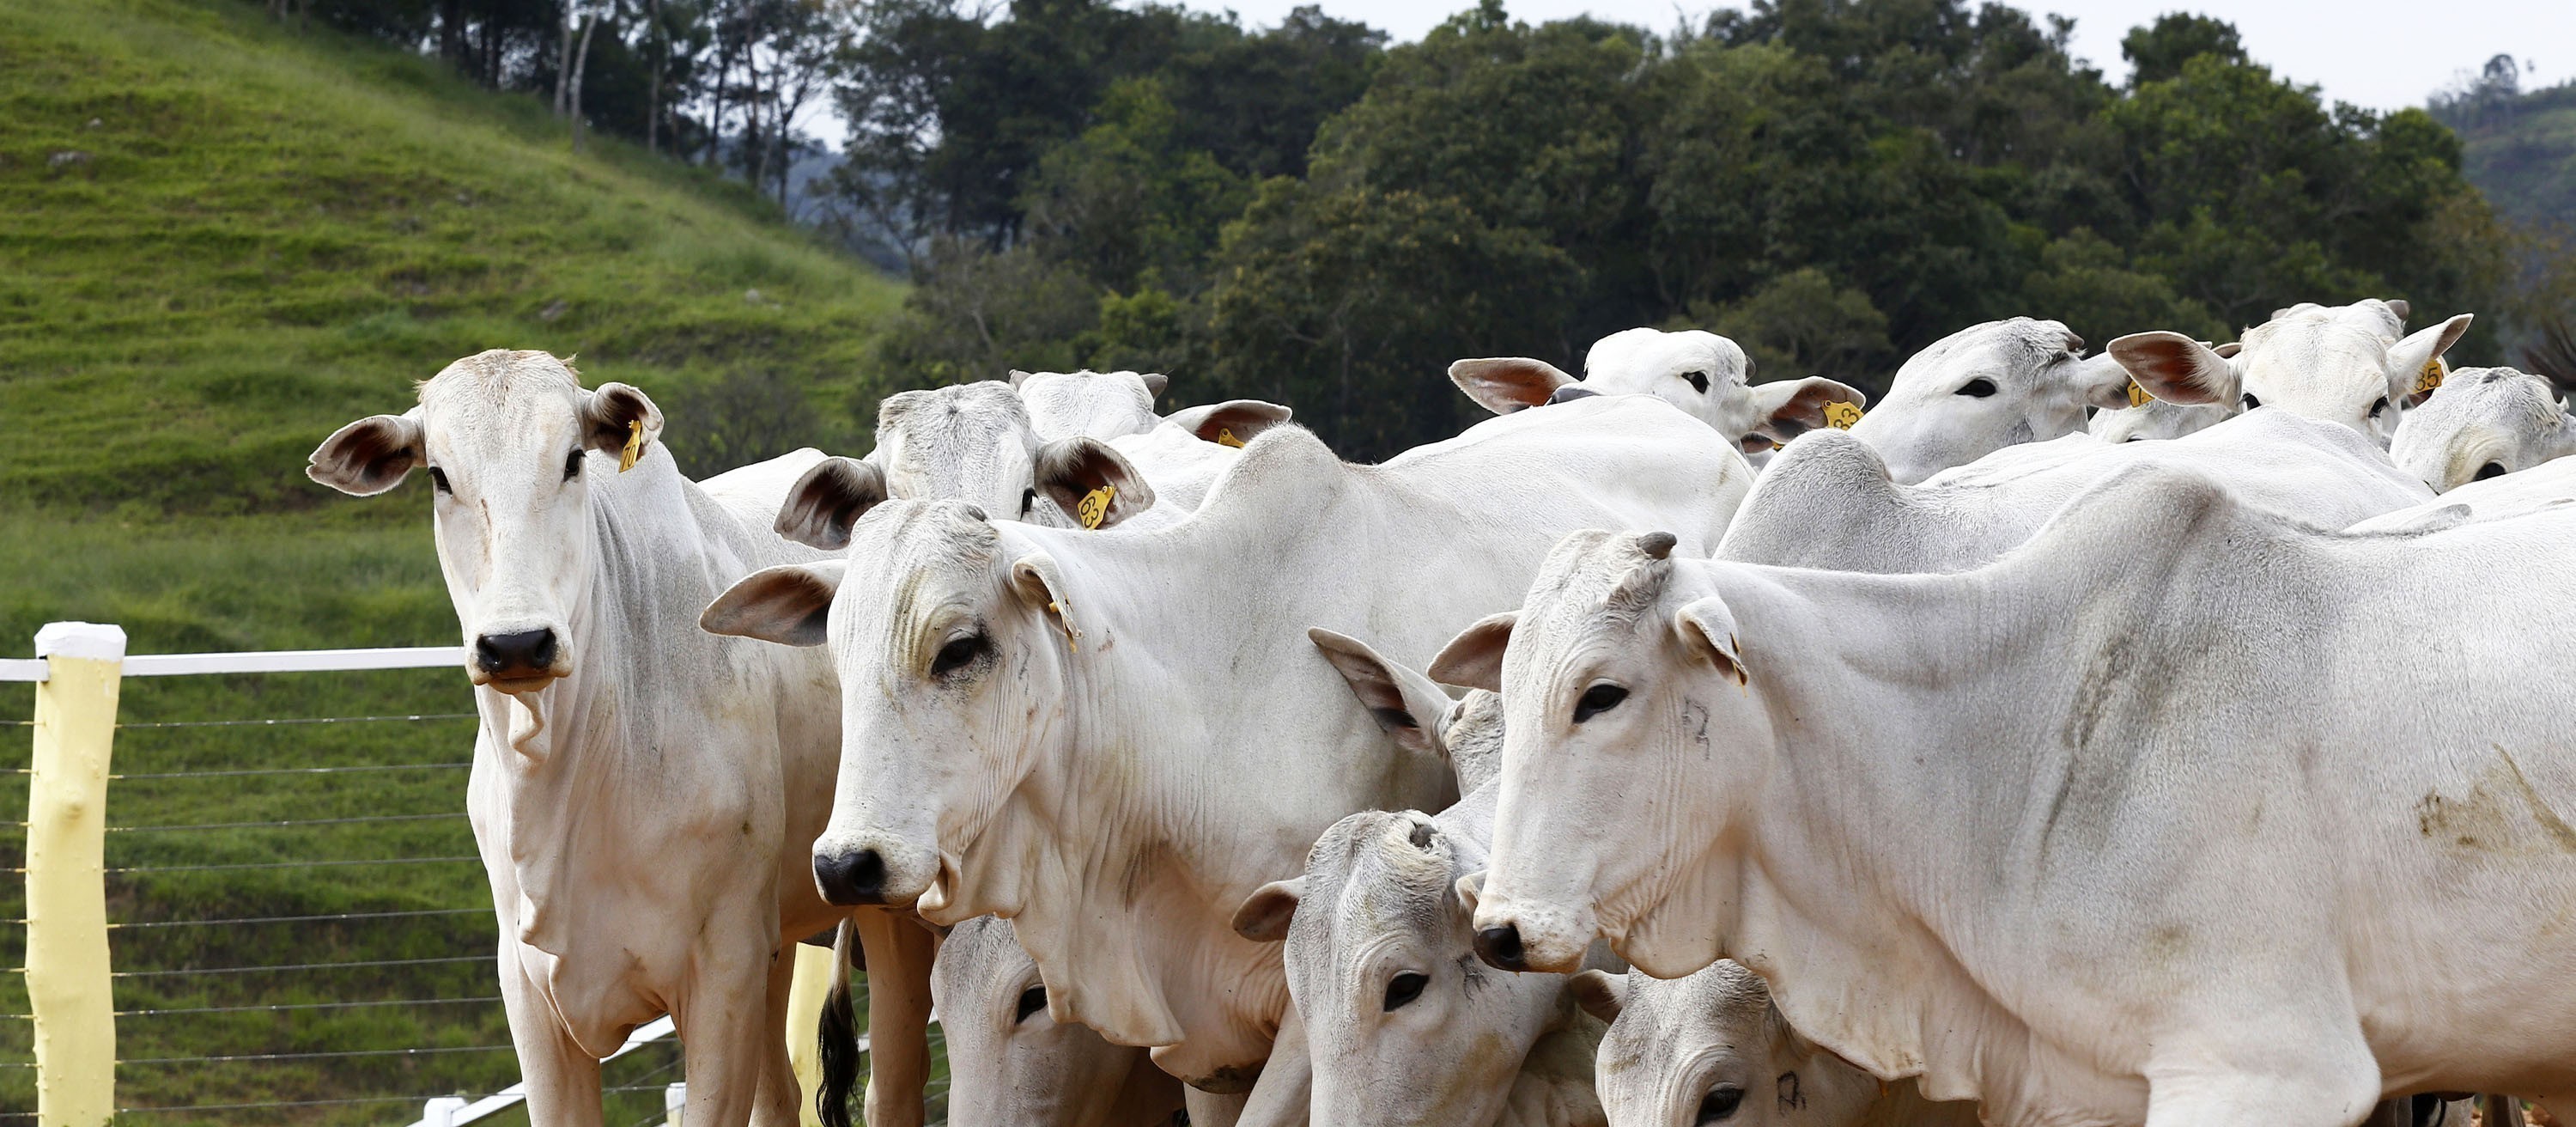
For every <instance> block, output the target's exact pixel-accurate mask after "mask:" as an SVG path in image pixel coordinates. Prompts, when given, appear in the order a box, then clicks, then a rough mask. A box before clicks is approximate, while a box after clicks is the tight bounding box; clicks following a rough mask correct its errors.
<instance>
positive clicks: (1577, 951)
mask: <svg viewBox="0 0 2576 1127" xmlns="http://www.w3.org/2000/svg"><path fill="white" fill-rule="evenodd" d="M1578 915H1579V917H1580V918H1577V917H1578ZM1595 930H1596V926H1595V925H1594V923H1593V922H1592V913H1590V912H1589V911H1585V912H1581V913H1562V912H1543V911H1536V910H1532V909H1529V908H1526V907H1519V906H1515V905H1512V904H1509V903H1497V902H1490V901H1489V902H1488V903H1487V904H1486V905H1484V906H1481V907H1479V908H1478V909H1477V911H1476V957H1477V958H1480V959H1483V960H1484V961H1485V962H1486V963H1487V964H1488V965H1490V966H1493V967H1496V968H1499V969H1502V970H1507V971H1513V972H1523V971H1538V972H1541V973H1545V974H1572V973H1574V972H1575V971H1578V970H1581V969H1583V954H1584V951H1585V949H1586V948H1588V947H1590V946H1591V944H1592V936H1593V932H1594V931H1595Z"/></svg>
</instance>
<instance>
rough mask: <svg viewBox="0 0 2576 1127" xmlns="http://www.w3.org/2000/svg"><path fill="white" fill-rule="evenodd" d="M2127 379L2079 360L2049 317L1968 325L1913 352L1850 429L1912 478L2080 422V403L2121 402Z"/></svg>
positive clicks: (2070, 340) (2075, 345) (1902, 476)
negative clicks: (1878, 399) (1881, 396)
mask: <svg viewBox="0 0 2576 1127" xmlns="http://www.w3.org/2000/svg"><path fill="white" fill-rule="evenodd" d="M2128 382H2129V378H2128V376H2127V374H2126V373H2123V372H2122V371H2120V367H2119V365H2118V364H2116V363H2113V362H2111V361H2109V360H2107V359H2102V358H2098V357H2097V358H2094V359H2091V360H2087V359H2085V358H2084V338H2082V337H2079V336H2076V335H2075V334H2074V333H2073V332H2070V331H2068V330H2067V328H2066V326H2065V325H2063V324H2060V323H2058V322H2056V321H2040V320H2034V319H2032V318H2029V317H2014V318H2012V319H2010V320H2004V321H1988V322H1986V323H1985V324H1982V325H1974V326H1970V327H1968V328H1965V329H1961V330H1959V331H1958V332H1955V333H1952V334H1950V335H1949V336H1946V337H1943V338H1941V339H1940V340H1938V341H1936V342H1934V343H1933V345H1932V347H1930V348H1926V349H1924V350H1923V351H1921V352H1918V353H1915V354H1914V356H1913V358H1912V359H1909V360H1907V361H1906V362H1905V366H1904V367H1902V368H1899V369H1897V371H1896V379H1895V380H1894V381H1893V382H1892V383H1891V384H1890V385H1889V387H1888V389H1887V396H1886V398H1885V399H1883V400H1882V401H1881V402H1880V403H1879V405H1878V408H1877V409H1876V410H1873V411H1871V412H1870V413H1869V414H1867V415H1865V416H1863V417H1862V418H1861V420H1860V423H1859V425H1857V426H1854V427H1853V428H1852V433H1853V434H1856V435H1859V436H1860V437H1861V438H1863V439H1865V440H1867V441H1868V442H1869V444H1870V445H1871V446H1873V447H1876V448H1877V449H1878V452H1879V454H1880V455H1881V456H1882V457H1885V458H1886V459H1887V465H1888V469H1889V470H1890V471H1891V472H1893V473H1894V474H1895V475H1896V480H1897V481H1899V482H1902V483H1904V484H1906V485H1912V484H1914V483H1915V482H1918V481H1921V480H1923V479H1924V478H1927V477H1930V476H1932V475H1933V474H1936V473H1939V472H1941V471H1942V470H1946V469H1949V468H1950V467H1952V466H1963V465H1966V464H1968V463H1970V462H1973V461H1976V460H1977V459H1979V458H1982V457H1985V456H1986V455H1987V454H1991V453H1993V452H1995V451H1997V450H2000V449H2003V448H2004V447H2006V446H2012V445H2016V444H2019V443H2024V442H2045V441H2047V440H2049V439H2052V438H2057V437H2060V436H2062V435H2069V434H2073V433H2075V432H2077V431H2080V430H2083V429H2084V422H2085V409H2086V408H2087V407H2114V406H2126V405H2127V404H2128V396H2127V387H2128Z"/></svg>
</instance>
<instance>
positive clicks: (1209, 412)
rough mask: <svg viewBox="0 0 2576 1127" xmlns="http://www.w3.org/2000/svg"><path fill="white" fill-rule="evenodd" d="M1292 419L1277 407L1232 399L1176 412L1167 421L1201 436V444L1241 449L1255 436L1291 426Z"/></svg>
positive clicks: (1286, 412) (1283, 408) (1255, 401)
mask: <svg viewBox="0 0 2576 1127" xmlns="http://www.w3.org/2000/svg"><path fill="white" fill-rule="evenodd" d="M1288 416H1289V410H1288V408H1286V407H1282V406H1280V405H1278V404H1276V403H1267V402H1263V401H1262V400H1259V399H1229V400H1226V401H1225V402H1223V403H1203V404H1200V405H1199V406H1196V407H1187V408H1183V409H1181V410H1178V411H1174V412H1172V413H1171V415H1170V417H1168V418H1167V419H1165V420H1164V421H1166V422H1169V423H1171V424H1172V425H1174V426H1177V427H1179V428H1181V429H1182V430H1185V431H1188V432H1190V433H1191V434H1195V435H1197V436H1199V441H1201V442H1213V443H1216V444H1218V445H1220V446H1241V445H1243V444H1244V443H1247V442H1250V441H1252V439H1253V437H1254V436H1255V435H1258V434H1260V433H1261V432H1263V431H1265V430H1269V429H1270V428H1272V427H1275V426H1278V425H1279V424H1281V423H1284V422H1287V421H1288ZM1229 440H1231V441H1229Z"/></svg>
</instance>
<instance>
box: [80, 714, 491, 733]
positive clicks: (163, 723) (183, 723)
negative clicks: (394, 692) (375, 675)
mask: <svg viewBox="0 0 2576 1127" xmlns="http://www.w3.org/2000/svg"><path fill="white" fill-rule="evenodd" d="M480 715H482V714H481V713H479V712H422V713H415V714H412V715H408V716H283V717H279V718H277V719H274V720H156V721H148V722H142V723H134V724H119V725H117V727H118V728H120V729H123V728H257V727H269V726H274V725H283V724H367V723H374V722H378V721H387V720H403V721H413V722H418V721H425V720H469V719H472V718H474V717H477V716H480ZM31 723H32V721H31Z"/></svg>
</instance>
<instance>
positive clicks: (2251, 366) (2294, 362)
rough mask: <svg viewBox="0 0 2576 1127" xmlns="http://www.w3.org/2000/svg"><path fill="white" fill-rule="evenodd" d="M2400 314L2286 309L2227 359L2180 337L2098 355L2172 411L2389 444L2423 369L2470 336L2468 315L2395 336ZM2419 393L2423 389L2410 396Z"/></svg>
mask: <svg viewBox="0 0 2576 1127" xmlns="http://www.w3.org/2000/svg"><path fill="white" fill-rule="evenodd" d="M2408 311H2409V310H2408V307H2407V305H2406V303H2405V302H2403V301H2380V300H2378V299H2376V298H2373V299H2368V300H2364V301H2358V302H2355V303H2353V304H2351V305H2343V306H2323V305H2316V304H2304V305H2294V306H2291V307H2290V308H2288V309H2283V310H2279V311H2276V312H2274V313H2273V314H2272V319H2271V320H2269V321H2266V322H2264V323H2262V324H2260V325H2257V326H2255V327H2253V328H2251V329H2248V330H2246V331H2245V339H2244V341H2243V344H2244V348H2243V350H2242V351H2240V352H2238V353H2237V354H2236V355H2234V356H2232V357H2228V356H2222V355H2220V354H2219V353H2218V352H2217V350H2215V349H2213V348H2211V347H2210V346H2208V345H2206V344H2202V343H2200V342H2199V341H2196V340H2193V339H2191V338H2190V337H2187V336H2184V335H2182V334H2180V333H2168V332H2151V333H2132V334H2130V335H2128V336H2124V337H2121V338H2120V339H2118V340H2115V341H2112V342H2111V345H2110V347H2109V348H2107V349H2105V350H2104V351H2105V352H2107V353H2109V354H2110V356H2111V357H2112V358H2114V359H2116V360H2117V361H2118V362H2119V363H2120V365H2121V366H2122V367H2124V368H2126V369H2127V370H2128V373H2129V375H2130V377H2131V378H2133V379H2135V380H2136V381H2137V382H2138V386H2139V387H2140V388H2143V389H2144V390H2145V391H2146V392H2147V393H2148V394H2150V395H2153V396H2155V397H2156V398H2158V399H2162V400H2165V401H2167V402H2170V403H2198V404H2216V405H2218V406H2221V407H2229V406H2233V407H2234V408H2236V409H2240V410H2246V411H2251V410H2253V409H2254V408H2256V407H2262V406H2266V405H2269V406H2273V407H2279V408H2281V409H2283V410H2286V411H2291V412H2295V413H2297V414H2301V415H2306V416H2308V417H2309V418H2312V419H2323V420H2325V421H2327V422H2330V423H2341V424H2343V425H2344V426H2348V427H2351V428H2352V429H2354V430H2357V431H2360V432H2361V433H2363V434H2366V435H2369V436H2371V437H2372V438H2374V439H2377V440H2378V442H2379V444H2380V445H2381V446H2383V447H2384V446H2386V445H2388V440H2389V437H2390V436H2391V435H2393V434H2394V433H2396V430H2397V424H2398V416H2400V415H2401V414H2403V413H2404V411H2405V409H2406V407H2407V406H2408V405H2409V404H2410V403H2412V402H2421V401H2422V399H2423V397H2424V395H2425V394H2426V393H2427V392H2429V383H2428V381H2426V379H2425V372H2426V369H2428V368H2431V367H2432V366H2433V365H2434V364H2435V362H2436V361H2439V360H2440V359H2441V357H2442V353H2443V352H2445V351H2447V350H2449V348H2450V347H2451V345H2453V344H2455V343H2457V342H2458V341H2459V339H2460V336H2461V334H2463V333H2466V332H2468V331H2469V322H2470V320H2471V317H2470V315H2469V314H2466V313H2462V314H2460V315H2459V316H2457V317H2453V318H2451V319H2450V320H2448V321H2444V322H2442V323H2441V324H2439V325H2435V326H2433V327H2431V328H2429V329H2425V330H2423V331H2421V332H2418V333H2415V334H2414V335H2412V336H2403V337H2402V339H2401V334H2403V333H2404V332H2405V328H2406V315H2407V313H2408ZM2419 387H2420V388H2422V389H2423V390H2418V389H2419Z"/></svg>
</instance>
